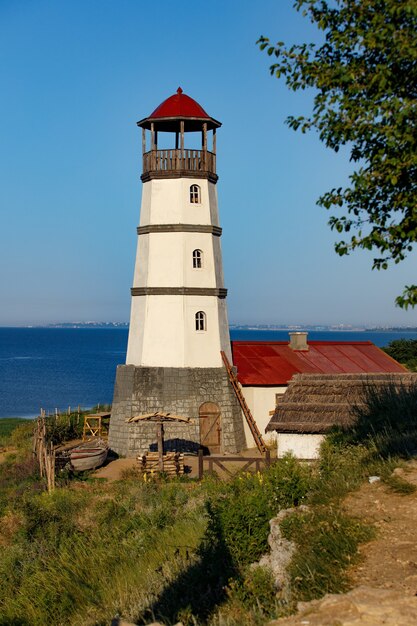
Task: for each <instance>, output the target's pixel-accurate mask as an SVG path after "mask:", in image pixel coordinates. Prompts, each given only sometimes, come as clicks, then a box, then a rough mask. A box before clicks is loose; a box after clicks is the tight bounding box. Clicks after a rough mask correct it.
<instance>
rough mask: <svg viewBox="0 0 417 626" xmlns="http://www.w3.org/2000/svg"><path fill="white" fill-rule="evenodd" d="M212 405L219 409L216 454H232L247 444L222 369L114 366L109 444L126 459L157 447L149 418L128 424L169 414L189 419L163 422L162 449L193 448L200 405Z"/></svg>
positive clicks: (197, 444)
mask: <svg viewBox="0 0 417 626" xmlns="http://www.w3.org/2000/svg"><path fill="white" fill-rule="evenodd" d="M207 402H210V403H214V404H216V405H217V406H218V407H219V411H220V452H222V453H232V454H234V453H236V452H239V451H240V450H243V449H244V448H245V447H246V442H245V433H244V428H243V416H242V411H241V408H240V405H239V402H238V400H237V398H236V396H235V393H234V391H233V388H232V386H231V384H230V382H229V379H228V376H227V372H226V370H225V369H224V368H223V367H221V368H217V367H214V368H176V367H143V366H141V367H137V366H135V365H119V366H118V368H117V373H116V383H115V388H114V398H113V406H112V414H111V420H110V431H109V445H110V448H111V449H112V450H114V451H115V452H117V453H118V454H120V455H121V456H126V457H135V456H137V455H138V454H143V453H145V452H146V451H148V450H149V449H155V448H156V443H157V442H156V427H155V423H152V422H140V421H139V422H135V423H127V421H126V420H127V419H128V418H129V417H132V416H135V415H141V414H144V413H154V412H157V411H160V412H170V413H173V414H175V415H180V416H182V417H188V418H190V423H189V424H187V423H182V422H172V423H166V424H164V433H165V434H164V439H165V449H166V451H171V450H175V451H178V452H195V451H196V450H197V449H198V448H199V447H200V443H201V433H202V431H201V420H202V419H204V418H201V417H200V407H201V406H202V405H204V403H207Z"/></svg>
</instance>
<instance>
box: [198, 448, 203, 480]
mask: <svg viewBox="0 0 417 626" xmlns="http://www.w3.org/2000/svg"><path fill="white" fill-rule="evenodd" d="M203 472H204V468H203V448H199V449H198V480H201V479H202V478H203Z"/></svg>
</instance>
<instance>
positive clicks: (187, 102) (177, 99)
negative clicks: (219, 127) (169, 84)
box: [148, 87, 210, 120]
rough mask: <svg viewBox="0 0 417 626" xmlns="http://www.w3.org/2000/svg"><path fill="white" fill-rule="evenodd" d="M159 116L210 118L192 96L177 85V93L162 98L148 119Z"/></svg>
mask: <svg viewBox="0 0 417 626" xmlns="http://www.w3.org/2000/svg"><path fill="white" fill-rule="evenodd" d="M161 117H181V118H184V117H198V118H206V119H210V116H209V115H207V113H206V112H205V110H204V109H203V107H201V106H200V105H199V104H198V102H196V101H195V100H193V98H190V96H187V95H186V94H185V93H184V92H183V90H182V89H181V87H178V89H177V93H174V95H173V96H170V97H169V98H167V99H166V100H164V101H163V102H162V104H160V105H159V107H157V108H156V109H155V111H154V112H153V113H151V114H150V116H149V118H148V119H151V120H152V119H157V118H161Z"/></svg>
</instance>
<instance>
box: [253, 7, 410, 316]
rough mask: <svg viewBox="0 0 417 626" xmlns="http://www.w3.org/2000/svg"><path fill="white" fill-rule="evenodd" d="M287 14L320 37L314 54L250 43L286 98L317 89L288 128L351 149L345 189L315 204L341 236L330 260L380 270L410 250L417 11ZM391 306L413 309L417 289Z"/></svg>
mask: <svg viewBox="0 0 417 626" xmlns="http://www.w3.org/2000/svg"><path fill="white" fill-rule="evenodd" d="M294 7H295V8H296V10H297V11H301V12H302V14H303V15H304V16H305V17H306V18H307V19H309V20H310V21H311V22H312V23H313V24H314V25H315V26H316V27H317V28H318V29H319V30H320V31H322V33H323V35H324V42H323V43H322V44H321V45H317V44H314V43H308V44H307V43H303V44H296V45H291V46H286V44H285V43H283V42H282V41H280V42H278V43H277V44H275V45H272V44H271V43H270V40H269V39H268V38H267V37H261V38H260V39H259V41H258V42H257V43H258V45H259V47H260V49H261V50H265V51H266V52H267V54H268V55H269V56H271V57H273V58H274V62H273V64H272V65H271V67H270V71H271V74H272V75H273V76H276V77H277V78H280V77H282V78H284V80H285V81H286V84H287V86H288V87H289V88H290V89H291V90H293V91H299V90H304V89H306V88H309V87H310V88H313V89H314V90H315V95H314V104H313V110H312V113H311V115H310V117H294V116H290V117H288V119H287V123H288V125H289V126H290V128H293V129H294V130H298V129H300V130H301V131H302V132H303V133H305V132H307V131H308V130H312V129H315V130H316V131H318V133H319V137H320V140H321V141H322V142H323V143H324V144H325V145H326V146H327V147H328V148H331V149H332V150H334V151H335V152H338V150H339V149H340V147H341V146H346V147H347V148H348V149H349V150H350V160H351V162H353V163H354V164H355V169H354V171H353V173H352V174H351V176H350V177H349V186H347V187H346V188H342V187H339V188H334V189H332V190H330V191H328V192H327V193H324V195H322V196H321V197H320V198H319V200H318V204H319V205H321V206H323V207H325V208H326V209H329V210H332V211H334V214H333V215H332V216H331V217H330V220H329V225H330V227H331V229H332V230H335V231H336V232H337V233H340V234H342V235H347V236H345V238H344V239H342V240H341V241H338V242H337V243H336V244H335V249H336V252H337V253H338V254H339V255H340V256H344V255H348V254H350V253H351V252H352V251H353V250H355V249H356V248H362V249H365V250H371V251H374V254H375V258H374V259H373V266H372V267H373V269H378V270H381V269H387V268H388V266H389V264H390V263H400V262H401V261H403V260H404V258H405V257H406V256H407V254H408V253H409V252H411V251H412V250H413V248H414V245H415V243H416V242H417V37H416V33H417V2H416V0H333V1H327V0H297V1H296V2H295V4H294ZM396 303H397V305H398V306H400V307H403V308H406V309H407V308H408V307H409V306H411V307H414V306H415V305H416V304H417V285H409V286H406V287H405V289H404V292H403V294H402V295H401V296H398V297H397V298H396Z"/></svg>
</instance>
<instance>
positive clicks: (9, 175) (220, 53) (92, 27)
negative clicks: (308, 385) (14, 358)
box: [0, 0, 417, 326]
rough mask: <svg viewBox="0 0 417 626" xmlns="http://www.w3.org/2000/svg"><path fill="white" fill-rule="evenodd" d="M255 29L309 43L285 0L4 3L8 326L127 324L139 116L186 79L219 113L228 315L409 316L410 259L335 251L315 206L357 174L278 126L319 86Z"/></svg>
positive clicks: (0, 207) (0, 66) (279, 318)
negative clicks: (405, 296) (294, 82)
mask: <svg viewBox="0 0 417 626" xmlns="http://www.w3.org/2000/svg"><path fill="white" fill-rule="evenodd" d="M260 35H266V36H269V37H270V38H271V39H272V40H273V41H278V40H282V41H285V42H288V43H294V42H302V41H314V40H317V33H316V32H315V29H314V28H313V26H312V25H310V24H309V23H308V21H306V19H305V18H303V17H302V16H301V15H300V14H299V13H297V12H296V11H295V10H294V9H293V7H292V0H260V1H259V2H256V3H255V2H253V0H227V1H225V0H222V1H220V0H212V1H211V2H210V3H203V2H198V1H197V0H193V1H192V2H191V1H189V0H184V1H181V0H177V2H170V1H168V0H159V1H158V2H157V3H148V2H144V1H141V0H89V1H88V2H86V1H85V0H0V79H1V86H2V97H1V98H0V137H1V140H0V179H1V180H0V325H3V326H7V325H25V324H42V323H51V322H62V321H89V320H96V321H128V320H129V311H130V287H131V285H132V280H133V268H134V259H135V254H136V244H137V235H136V226H137V224H138V222H139V209H140V199H141V182H140V172H141V137H140V132H139V129H138V128H137V127H136V121H137V120H139V119H142V118H144V117H146V116H148V115H149V114H150V113H151V112H152V111H153V110H154V109H155V108H156V107H157V106H158V105H159V104H160V103H161V102H162V101H163V100H165V99H166V98H167V97H169V96H170V95H172V94H173V93H174V92H175V91H176V89H177V87H178V86H181V87H182V89H183V90H184V92H185V93H186V94H188V95H190V96H191V97H193V98H194V99H196V100H197V102H199V103H200V104H201V105H202V106H203V108H204V109H205V110H206V111H207V112H208V114H209V115H210V116H212V117H214V118H216V119H218V120H220V121H221V122H222V124H223V125H222V128H221V129H220V130H219V132H218V142H217V152H218V166H217V169H218V174H219V176H220V178H219V182H218V193H219V209H220V219H221V225H222V227H223V236H222V249H223V262H224V272H225V281H226V287H227V288H228V290H229V294H228V309H229V320H230V322H231V323H241V324H244V323H248V324H256V323H257V324H264V323H265V324H337V323H344V324H354V325H356V324H363V325H390V324H395V325H410V326H412V325H417V311H408V312H406V311H402V310H400V309H398V308H397V307H395V305H394V300H395V297H396V296H397V295H399V294H400V293H401V292H402V289H403V286H404V285H405V284H411V283H413V282H415V269H416V256H415V254H414V256H413V255H411V256H410V258H408V259H407V260H406V261H405V262H403V263H402V264H400V265H398V266H394V267H393V268H391V269H389V270H388V271H385V272H377V271H371V265H372V253H365V252H361V251H359V252H355V253H354V254H353V255H351V256H349V257H343V258H340V257H338V256H337V254H336V253H335V252H334V243H335V241H336V239H337V237H336V235H335V233H333V232H332V231H331V230H330V228H329V227H328V225H327V221H328V219H329V214H328V213H327V212H326V210H325V209H323V208H321V207H318V206H317V205H316V200H317V198H318V197H319V196H320V195H321V194H322V193H324V192H325V191H327V190H329V189H331V188H333V187H337V186H340V185H344V184H345V183H346V182H347V180H348V176H349V173H350V171H351V166H350V164H349V161H348V158H347V154H346V153H343V152H340V153H338V154H337V155H336V154H335V153H333V152H331V151H329V150H326V149H325V148H324V146H323V145H322V144H321V143H320V141H319V139H318V137H317V135H315V134H314V133H310V134H307V135H302V134H301V133H296V132H294V131H292V130H290V129H289V128H288V127H287V126H286V125H285V119H286V117H287V116H288V115H290V114H293V115H302V114H308V113H309V111H310V107H311V103H312V94H309V93H308V92H303V93H293V92H290V91H288V90H287V88H286V87H285V84H284V83H282V82H280V81H278V80H277V79H275V78H272V77H271V76H270V74H269V70H268V67H269V57H267V56H266V55H265V54H264V53H261V52H260V51H259V50H258V48H257V46H256V41H257V39H258V38H259V36H260ZM196 147H198V146H196Z"/></svg>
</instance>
